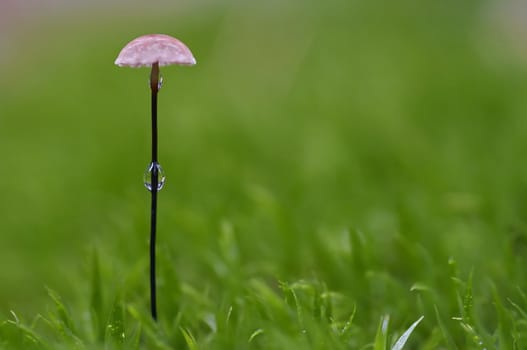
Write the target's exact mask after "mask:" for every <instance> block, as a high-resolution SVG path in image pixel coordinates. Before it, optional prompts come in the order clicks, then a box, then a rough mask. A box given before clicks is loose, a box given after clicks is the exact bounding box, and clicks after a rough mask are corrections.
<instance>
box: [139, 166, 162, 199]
mask: <svg viewBox="0 0 527 350" xmlns="http://www.w3.org/2000/svg"><path fill="white" fill-rule="evenodd" d="M155 176H157V190H158V191H159V190H160V189H162V188H163V185H164V184H165V173H164V171H163V168H161V165H160V164H159V163H157V162H151V163H150V164H148V166H147V168H146V170H145V174H144V176H143V182H144V184H145V187H146V189H147V190H149V191H150V192H152V188H153V185H152V184H153V182H154V179H155Z"/></svg>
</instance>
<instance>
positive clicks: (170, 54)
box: [115, 34, 196, 67]
mask: <svg viewBox="0 0 527 350" xmlns="http://www.w3.org/2000/svg"><path fill="white" fill-rule="evenodd" d="M156 62H157V63H158V64H159V65H160V66H168V65H170V64H178V65H185V66H192V65H194V64H196V59H195V58H194V56H193V55H192V52H190V50H189V48H188V47H187V46H186V45H185V44H183V43H182V42H181V41H179V40H178V39H176V38H173V37H171V36H169V35H165V34H147V35H143V36H140V37H138V38H136V39H134V40H132V41H130V42H129V43H128V44H126V46H125V47H124V48H123V49H122V50H121V52H120V53H119V56H117V59H116V60H115V64H116V65H118V66H119V67H150V66H152V65H153V64H154V63H156Z"/></svg>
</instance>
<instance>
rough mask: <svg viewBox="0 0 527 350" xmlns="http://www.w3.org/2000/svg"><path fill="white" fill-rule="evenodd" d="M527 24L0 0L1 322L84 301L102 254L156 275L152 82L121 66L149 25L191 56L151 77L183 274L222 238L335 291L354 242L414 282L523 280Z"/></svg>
mask: <svg viewBox="0 0 527 350" xmlns="http://www.w3.org/2000/svg"><path fill="white" fill-rule="evenodd" d="M526 23H527V8H526V6H525V4H524V3H522V1H520V0H518V1H512V0H509V1H497V0H496V1H490V0H489V1H453V0H452V1H451V0H447V1H440V2H438V1H409V0H408V1H406V0H403V1H397V2H390V1H356V0H347V1H344V0H342V1H339V0H330V1H306V0H302V1H300V0H293V1H276V0H271V1H222V2H216V1H190V0H183V1H177V2H175V1H155V2H148V3H147V2H139V1H92V2H82V1H59V0H55V1H51V0H45V1H40V2H36V1H14V0H2V1H1V2H0V164H1V165H0V169H1V171H0V314H1V315H7V314H8V312H9V310H16V311H17V312H19V313H25V314H28V315H34V314H36V313H37V312H39V311H40V310H42V309H43V308H44V307H45V306H44V305H46V303H47V296H46V289H45V286H49V287H51V288H53V289H55V290H57V291H59V293H60V294H62V295H63V296H64V298H65V299H66V300H68V299H71V298H73V297H74V296H75V295H77V293H79V292H82V289H83V288H85V286H86V282H85V281H86V280H87V279H89V277H88V276H89V273H88V272H87V266H88V265H89V260H90V256H91V255H90V254H91V252H92V251H93V250H94V249H97V250H98V251H99V252H100V254H101V255H102V256H103V261H104V262H105V267H104V268H105V271H106V272H105V273H106V276H107V281H110V283H115V284H119V283H122V280H123V279H125V278H126V273H125V275H122V272H123V271H125V272H126V271H137V270H138V271H144V273H145V276H146V269H147V246H148V241H147V238H148V205H149V194H148V193H147V191H146V190H145V189H144V187H143V185H142V174H143V171H144V168H145V167H146V165H147V163H148V160H149V159H148V157H149V127H150V124H149V90H148V84H147V78H148V70H145V69H125V68H118V67H116V66H114V64H113V61H114V59H115V58H116V56H117V54H118V52H119V50H120V49H121V48H122V47H123V46H124V45H125V44H126V43H127V42H128V41H130V40H131V39H133V38H135V37H137V36H139V35H142V34H145V33H156V32H158V33H166V34H170V35H173V36H176V37H177V38H179V39H181V40H182V41H183V42H185V43H186V44H187V45H188V46H189V47H190V48H191V50H192V51H193V52H194V54H195V56H196V58H197V61H198V65H196V66H195V67H191V68H190V67H167V68H164V69H163V70H162V75H163V76H164V79H165V85H164V87H163V89H162V91H161V93H160V105H159V116H160V121H159V123H160V162H161V164H162V166H163V167H164V169H165V172H166V175H167V183H166V186H165V188H164V189H163V191H162V192H161V194H160V203H159V210H160V212H159V242H160V250H161V251H162V252H163V251H164V252H165V253H166V255H167V256H171V257H172V260H171V261H172V263H173V267H174V269H175V270H176V271H177V275H178V276H179V277H178V278H180V279H181V280H188V281H194V282H195V283H196V284H198V285H199V284H200V278H201V276H207V275H206V271H209V270H217V271H216V274H217V275H221V273H222V272H221V271H222V268H223V267H222V266H221V264H220V263H218V261H217V260H215V258H214V257H215V255H216V254H218V251H221V249H222V247H223V246H222V240H221V239H218V237H223V238H225V237H229V235H227V236H225V232H231V230H234V232H236V239H237V241H238V246H239V247H240V250H239V251H236V252H231V253H232V254H236V255H239V256H240V258H239V259H240V261H241V262H242V264H243V265H244V266H245V267H247V268H248V269H252V271H257V272H255V273H260V274H261V273H267V274H269V275H270V276H274V277H275V278H285V279H289V278H302V277H305V276H312V275H318V276H319V277H320V278H322V279H323V280H325V281H327V283H328V284H330V286H332V287H334V288H337V289H338V288H346V286H347V285H350V284H352V283H353V278H352V276H346V275H345V273H344V272H345V271H346V270H345V267H343V268H342V270H341V271H339V270H334V269H325V264H329V261H333V259H337V258H336V256H338V251H339V250H341V249H347V248H346V247H347V245H346V244H345V243H344V241H345V240H346V237H347V236H346V235H345V234H343V232H345V231H346V230H360V231H361V232H363V234H364V235H365V236H367V237H369V239H371V240H373V241H374V242H375V244H376V245H377V246H378V247H379V252H382V256H381V257H380V258H379V261H378V267H379V269H380V270H386V271H388V272H390V273H391V274H393V275H395V276H398V278H400V279H401V280H402V281H406V282H407V283H408V286H410V285H411V283H413V282H415V281H416V280H421V281H427V279H434V278H435V277H437V276H428V275H427V266H431V265H437V264H445V265H447V261H448V259H449V258H450V257H454V258H455V259H456V261H457V262H458V264H459V265H460V266H462V267H463V268H465V269H467V270H468V269H470V268H472V267H475V268H476V270H477V271H478V272H479V273H481V275H483V276H490V277H492V278H493V279H494V280H495V281H497V283H498V285H499V286H500V288H503V289H505V290H506V289H507V288H509V287H508V285H509V284H511V283H510V279H511V278H512V279H513V280H514V284H516V283H518V284H522V283H523V282H525V277H523V276H522V272H523V270H522V265H523V266H525V261H524V259H525V253H526V249H527V236H526V235H527V231H526V229H527V226H526V225H527V163H526V161H525V155H526V154H527V137H526V135H527V40H526V39H525V38H526V35H525V34H526V32H527V25H526ZM320 246H325V247H330V251H331V249H333V250H334V251H335V252H336V253H335V255H331V254H330V255H328V254H327V253H326V255H323V253H322V252H321V251H320V249H319V248H318V247H320ZM162 254H164V253H162ZM409 256H410V257H413V259H411V258H409ZM504 259H509V260H510V259H513V260H514V261H512V262H510V261H509V262H508V263H507V264H505V263H504ZM415 261H421V262H422V263H421V264H413V263H412V262H415ZM332 266H333V265H332ZM112 271H114V272H112ZM116 271H120V272H119V273H118V272H116ZM504 276H506V277H504ZM145 280H146V279H145ZM161 283H162V281H161ZM202 283H203V284H206V283H205V282H202ZM511 288H512V286H511ZM387 292H389V291H387ZM379 293H381V292H379Z"/></svg>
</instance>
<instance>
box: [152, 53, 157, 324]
mask: <svg viewBox="0 0 527 350" xmlns="http://www.w3.org/2000/svg"><path fill="white" fill-rule="evenodd" d="M150 89H151V90H152V163H151V165H150V166H151V169H152V170H151V171H152V175H151V177H152V188H151V190H150V192H151V193H152V203H151V211H150V309H151V311H152V318H153V319H154V320H156V321H157V297H156V217H157V191H158V189H157V184H158V176H159V173H158V168H157V92H158V91H159V65H158V64H157V63H154V64H153V65H152V72H151V74H150Z"/></svg>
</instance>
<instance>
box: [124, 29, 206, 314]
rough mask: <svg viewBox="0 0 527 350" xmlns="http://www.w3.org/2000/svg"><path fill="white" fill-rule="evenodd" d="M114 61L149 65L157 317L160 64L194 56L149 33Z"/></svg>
mask: <svg viewBox="0 0 527 350" xmlns="http://www.w3.org/2000/svg"><path fill="white" fill-rule="evenodd" d="M115 64H116V65H118V66H119V67H152V69H151V72H150V90H151V91H152V110H151V111H152V161H151V162H150V163H149V164H148V167H147V169H146V171H145V176H144V184H145V186H146V188H147V189H148V190H149V191H150V192H151V194H152V201H151V211H150V308H151V312H152V318H153V319H154V320H157V301H156V258H155V257H156V250H155V244H156V216H157V192H158V191H159V190H160V189H161V188H162V187H163V185H164V183H165V175H164V173H163V169H162V168H161V165H160V164H159V163H158V159H157V93H158V92H159V89H160V88H161V84H162V79H160V76H159V66H167V65H171V64H177V65H185V66H192V65H195V64H196V59H195V58H194V56H193V55H192V52H190V50H189V48H188V47H187V46H186V45H185V44H183V43H182V42H181V41H179V40H177V39H176V38H173V37H171V36H169V35H164V34H148V35H143V36H140V37H138V38H136V39H134V40H132V41H130V42H129V43H128V44H126V46H125V47H124V48H123V49H122V50H121V52H120V53H119V55H118V56H117V59H116V60H115Z"/></svg>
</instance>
